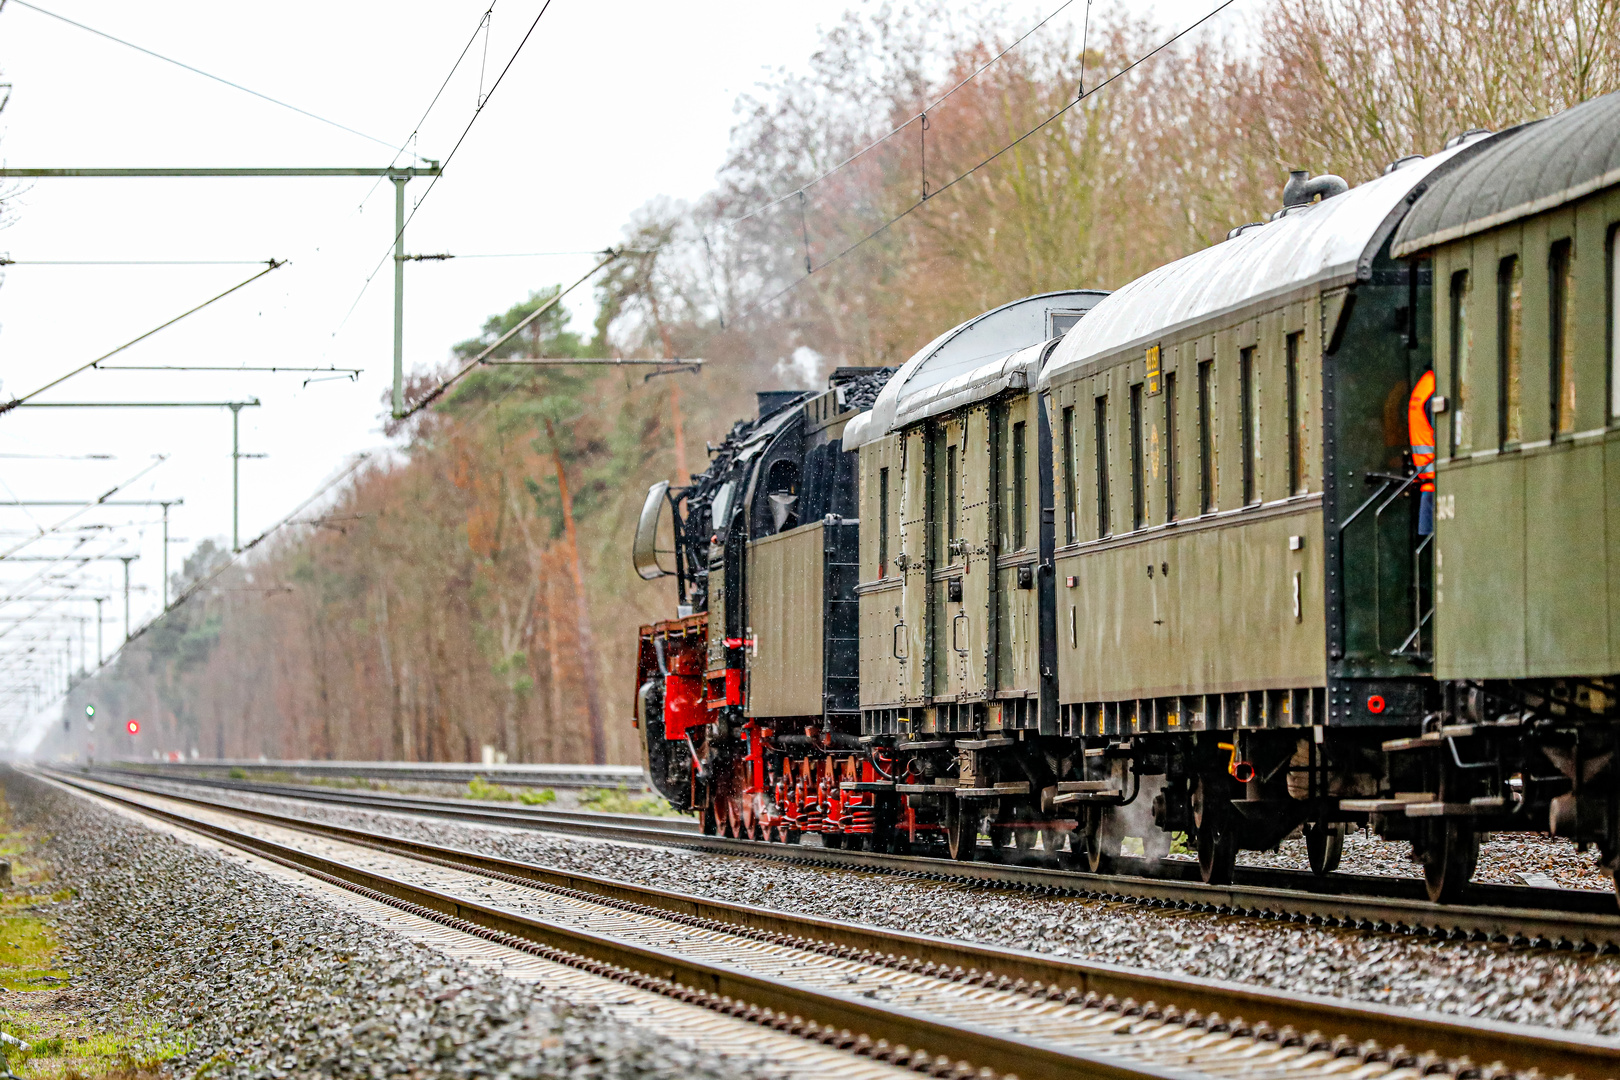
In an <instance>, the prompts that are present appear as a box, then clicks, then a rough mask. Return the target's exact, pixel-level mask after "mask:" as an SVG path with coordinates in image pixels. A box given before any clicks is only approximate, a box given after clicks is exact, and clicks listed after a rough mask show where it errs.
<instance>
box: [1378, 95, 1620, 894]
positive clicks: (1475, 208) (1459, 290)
mask: <svg viewBox="0 0 1620 1080" xmlns="http://www.w3.org/2000/svg"><path fill="white" fill-rule="evenodd" d="M1617 228H1620V95H1609V96H1606V97H1603V98H1598V99H1596V100H1593V101H1590V102H1587V103H1585V104H1582V105H1579V106H1576V107H1575V108H1572V109H1570V110H1568V111H1567V112H1564V113H1561V114H1559V115H1557V116H1555V117H1552V118H1551V119H1547V120H1543V121H1540V122H1537V123H1534V124H1529V125H1525V126H1523V127H1521V128H1518V129H1516V130H1514V131H1513V132H1511V133H1505V137H1503V138H1500V139H1499V140H1497V141H1496V142H1495V144H1494V145H1491V146H1488V147H1484V148H1482V149H1481V150H1480V151H1479V152H1478V153H1476V154H1473V155H1471V156H1470V157H1469V159H1468V160H1467V161H1464V162H1461V163H1459V165H1458V167H1457V168H1455V169H1453V170H1451V171H1449V172H1448V173H1447V174H1446V175H1445V176H1443V177H1439V178H1437V179H1436V180H1435V182H1434V183H1433V184H1432V185H1430V187H1429V189H1428V191H1427V192H1426V193H1425V194H1424V195H1423V197H1422V198H1421V199H1419V200H1418V201H1417V203H1416V204H1415V205H1414V206H1413V208H1412V211H1411V213H1410V214H1409V215H1407V217H1406V218H1405V219H1404V220H1403V221H1402V223H1401V225H1400V228H1399V229H1398V231H1397V233H1396V235H1395V238H1394V254H1395V255H1397V256H1399V257H1402V258H1405V259H1407V260H1409V262H1410V263H1411V264H1412V265H1413V266H1415V267H1421V268H1422V269H1421V271H1420V272H1422V273H1424V274H1425V275H1426V276H1432V279H1433V281H1434V283H1435V287H1434V290H1433V300H1432V318H1433V324H1434V326H1435V328H1436V332H1435V334H1434V349H1433V356H1434V371H1435V376H1436V392H1437V397H1436V399H1435V406H1436V408H1435V425H1434V426H1435V429H1436V437H1437V454H1438V462H1437V476H1436V511H1437V513H1436V518H1437V521H1436V523H1435V543H1434V548H1435V550H1434V574H1435V587H1434V604H1433V612H1434V642H1435V645H1434V674H1435V676H1436V677H1437V679H1439V680H1440V681H1441V685H1442V687H1443V688H1444V690H1445V709H1444V714H1445V715H1444V723H1443V724H1438V725H1435V726H1433V727H1432V729H1431V730H1430V731H1427V732H1425V735H1424V737H1423V738H1420V739H1414V740H1409V741H1408V742H1406V743H1405V744H1402V745H1400V746H1399V747H1397V748H1394V751H1393V752H1394V753H1395V754H1396V756H1397V757H1398V758H1404V759H1407V763H1406V764H1404V765H1402V766H1400V767H1399V771H1400V772H1402V773H1403V774H1404V775H1405V776H1406V777H1407V778H1408V782H1409V783H1411V784H1413V785H1414V786H1416V785H1421V788H1420V789H1421V790H1426V791H1434V792H1438V793H1439V794H1437V802H1438V804H1439V805H1438V808H1437V815H1438V816H1437V818H1436V820H1437V821H1443V822H1445V823H1446V827H1447V830H1448V832H1449V833H1450V834H1451V835H1452V836H1454V837H1455V836H1458V834H1461V836H1460V838H1459V840H1458V844H1459V846H1461V847H1462V848H1463V850H1462V851H1461V852H1460V853H1459V858H1460V859H1462V860H1464V861H1466V860H1468V859H1470V858H1471V852H1470V851H1469V850H1468V848H1469V847H1470V846H1471V841H1472V836H1473V835H1474V834H1477V832H1478V831H1480V830H1482V829H1489V828H1527V827H1528V828H1539V829H1548V830H1550V831H1551V832H1553V833H1554V834H1556V835H1562V836H1568V837H1571V838H1573V839H1575V840H1577V841H1582V842H1596V843H1597V844H1598V845H1599V846H1600V849H1601V852H1602V858H1603V860H1604V862H1605V865H1607V866H1608V867H1609V868H1610V869H1611V870H1612V869H1613V868H1614V865H1615V861H1616V856H1617V854H1620V851H1617V848H1616V836H1617V834H1620V800H1617V797H1616V787H1617V783H1616V781H1617V776H1616V766H1615V751H1616V749H1617V729H1616V721H1617V718H1620V711H1617V699H1616V690H1615V686H1616V683H1615V675H1616V673H1620V380H1617V378H1616V353H1615V349H1616V338H1615V320H1616V318H1617V305H1616V303H1615V296H1616V292H1615V290H1616V287H1617V283H1620V276H1617V274H1616V269H1617V259H1620V248H1617V246H1616V230H1617ZM1390 816H1391V817H1392V818H1394V817H1395V814H1394V813H1391V815H1390ZM1403 816H1404V815H1403ZM1390 824H1391V825H1392V826H1396V828H1395V829H1393V830H1392V831H1399V826H1400V825H1401V824H1402V823H1401V822H1398V821H1392V822H1391V823H1390Z"/></svg>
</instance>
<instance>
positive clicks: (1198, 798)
mask: <svg viewBox="0 0 1620 1080" xmlns="http://www.w3.org/2000/svg"><path fill="white" fill-rule="evenodd" d="M1224 786H1225V784H1224V782H1223V781H1221V780H1219V779H1216V780H1214V781H1211V780H1210V778H1208V777H1200V778H1199V780H1198V787H1197V788H1196V789H1195V790H1194V791H1193V823H1194V824H1195V825H1197V826H1198V876H1199V877H1200V878H1202V879H1203V881H1204V883H1205V884H1206V885H1230V884H1232V875H1233V873H1234V871H1236V869H1237V831H1236V829H1234V828H1233V824H1234V823H1233V821H1232V810H1231V800H1229V799H1228V798H1227V797H1226V794H1225V793H1224V792H1223V791H1221V790H1220V789H1221V788H1222V787H1224ZM1212 789H1213V790H1212Z"/></svg>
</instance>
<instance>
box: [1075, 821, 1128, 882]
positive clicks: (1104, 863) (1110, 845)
mask: <svg viewBox="0 0 1620 1080" xmlns="http://www.w3.org/2000/svg"><path fill="white" fill-rule="evenodd" d="M1111 818H1112V815H1111V814H1109V813H1108V811H1107V810H1106V809H1105V808H1103V807H1101V806H1088V807H1086V809H1085V810H1084V811H1083V812H1082V815H1081V818H1080V827H1079V828H1078V829H1076V830H1075V832H1074V839H1073V840H1071V841H1070V844H1071V845H1072V844H1073V843H1074V842H1075V841H1079V842H1080V844H1081V847H1082V848H1083V854H1082V855H1081V865H1082V867H1084V869H1085V870H1087V871H1088V872H1090V873H1093V874H1112V873H1113V872H1114V860H1115V859H1117V858H1118V857H1119V840H1120V837H1119V833H1118V831H1117V830H1116V829H1115V828H1114V827H1113V825H1114V823H1113V821H1112V820H1111Z"/></svg>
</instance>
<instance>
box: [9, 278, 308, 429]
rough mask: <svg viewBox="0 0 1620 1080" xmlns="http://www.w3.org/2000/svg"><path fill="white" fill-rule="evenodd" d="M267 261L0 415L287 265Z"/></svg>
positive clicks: (11, 403) (18, 400) (17, 400)
mask: <svg viewBox="0 0 1620 1080" xmlns="http://www.w3.org/2000/svg"><path fill="white" fill-rule="evenodd" d="M267 262H268V264H269V265H267V266H266V267H265V268H264V269H263V270H260V271H259V272H258V273H257V274H254V275H253V276H252V277H250V278H248V279H247V280H245V281H240V282H238V283H237V284H235V285H232V286H231V287H230V288H228V289H226V290H225V291H224V292H222V293H220V294H219V295H218V296H213V297H210V298H209V299H207V300H204V301H203V302H202V303H200V304H198V305H197V306H196V307H194V308H191V309H190V310H188V311H182V312H181V313H180V314H178V315H176V316H175V317H174V318H172V319H170V320H169V321H168V322H166V323H163V324H161V325H159V326H154V327H153V328H152V329H150V330H148V331H147V332H146V333H144V334H142V335H141V336H140V337H136V338H131V339H130V340H128V341H126V342H124V343H123V344H122V345H120V346H118V348H116V349H114V350H113V351H112V352H109V353H103V354H102V355H100V356H98V357H96V358H95V359H94V360H92V361H90V362H89V363H88V364H80V365H79V366H78V367H76V368H74V369H73V370H72V371H70V372H68V373H67V374H66V375H63V376H62V377H60V378H57V379H52V380H51V381H50V382H48V383H46V384H45V385H44V386H41V387H40V388H39V389H37V390H30V391H29V392H28V393H26V394H24V395H23V396H22V397H18V398H12V399H11V400H10V401H8V402H6V403H5V404H3V405H0V415H3V414H5V413H8V412H10V411H11V410H12V409H15V408H16V407H17V406H19V405H21V404H22V403H23V402H25V401H27V400H28V399H29V398H31V397H36V396H38V395H40V394H43V393H44V392H45V391H47V390H49V389H50V388H51V387H53V386H57V385H60V384H61V383H64V382H66V381H67V380H69V379H71V378H73V376H75V375H77V374H79V373H80V372H82V371H88V370H90V369H91V368H93V367H95V366H96V365H97V364H99V363H101V362H102V361H103V360H105V359H107V358H108V357H110V356H116V355H118V354H119V353H121V352H123V351H124V350H125V349H127V348H129V347H130V346H131V345H134V344H135V343H136V342H139V341H145V340H146V339H147V338H149V337H151V336H152V335H153V334H155V333H157V332H158V331H159V330H166V329H168V328H169V327H171V326H173V325H174V324H175V323H177V322H179V321H180V320H181V319H184V318H185V317H186V316H188V315H195V314H196V313H197V312H199V311H201V310H202V309H203V308H205V307H207V306H208V305H209V304H212V303H213V302H214V301H216V300H223V299H225V297H227V296H229V295H231V293H233V292H235V291H236V290H237V289H240V288H243V287H244V286H247V285H250V284H252V283H253V282H255V281H258V280H259V279H260V278H262V277H264V275H266V274H268V273H270V271H272V270H275V269H276V268H277V267H281V266H286V265H287V263H286V260H282V261H281V262H277V261H276V260H275V259H269V260H267Z"/></svg>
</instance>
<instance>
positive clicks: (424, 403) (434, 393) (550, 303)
mask: <svg viewBox="0 0 1620 1080" xmlns="http://www.w3.org/2000/svg"><path fill="white" fill-rule="evenodd" d="M548 2H549V0H548ZM494 92H495V91H494V90H493V88H492V89H491V90H490V93H494ZM618 257H619V253H618V252H617V251H609V252H608V253H607V258H605V259H603V260H602V261H601V262H599V263H597V264H596V265H595V266H593V267H591V268H590V269H589V270H587V271H586V272H585V273H583V274H581V275H580V276H579V277H578V278H577V279H576V280H575V281H574V283H573V284H572V285H570V286H568V287H567V288H566V289H559V290H558V291H557V295H556V296H553V297H552V298H551V299H550V300H547V301H546V302H545V303H544V304H541V305H540V306H539V307H537V308H535V309H534V310H533V311H531V312H529V314H527V315H525V316H524V317H523V319H522V320H521V321H520V322H519V323H518V324H517V325H516V326H514V327H512V329H510V330H508V331H507V332H506V333H504V334H502V335H501V336H500V337H498V338H496V339H495V341H494V342H493V343H492V344H491V345H489V347H487V348H486V349H484V351H483V352H480V353H479V354H478V355H477V356H475V357H473V358H472V359H471V360H469V361H467V363H466V365H465V366H463V367H462V368H461V369H460V370H458V371H456V372H455V373H454V374H452V375H450V376H449V377H448V378H445V379H441V380H440V381H439V385H437V386H435V387H434V388H433V389H432V390H429V391H428V392H427V393H426V394H424V395H422V397H421V398H419V399H418V400H417V401H416V402H415V403H414V404H412V405H411V407H410V408H408V409H406V410H405V411H404V412H402V413H400V414H399V419H401V420H404V419H406V418H407V417H410V416H415V415H416V414H417V413H419V412H421V411H422V410H423V409H425V408H427V407H428V406H429V405H431V404H433V402H434V401H436V400H438V398H439V397H440V396H441V395H442V394H443V393H444V392H445V391H446V390H448V389H450V387H452V386H454V385H455V384H456V383H457V382H458V381H460V379H461V378H462V377H463V376H464V375H466V374H467V373H468V372H469V371H471V370H472V369H473V368H475V367H477V366H478V365H480V364H482V363H483V362H484V361H485V360H486V359H488V358H489V355H490V354H491V353H493V352H494V351H495V350H496V349H498V348H500V347H501V346H502V345H504V344H506V343H507V342H508V341H510V340H511V339H512V338H514V337H516V336H517V334H518V333H519V332H520V331H521V330H522V329H523V328H524V327H526V326H528V325H529V324H530V323H532V322H533V321H534V320H536V319H538V318H539V317H540V316H542V315H544V314H545V313H546V312H548V311H550V310H551V309H552V308H554V307H556V306H557V304H558V303H560V302H561V301H562V298H563V297H565V296H567V295H568V294H569V293H571V292H573V291H574V290H575V289H577V288H579V287H580V286H581V285H583V284H585V282H587V281H589V280H590V279H591V277H592V276H594V275H595V274H596V272H597V271H598V270H601V269H602V268H603V267H604V266H606V265H607V264H608V263H610V262H612V261H613V260H615V259H617V258H618Z"/></svg>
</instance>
